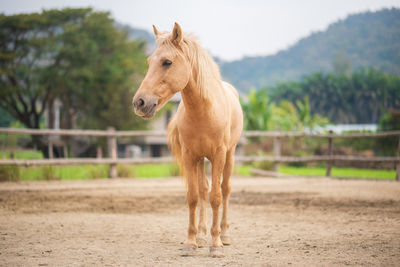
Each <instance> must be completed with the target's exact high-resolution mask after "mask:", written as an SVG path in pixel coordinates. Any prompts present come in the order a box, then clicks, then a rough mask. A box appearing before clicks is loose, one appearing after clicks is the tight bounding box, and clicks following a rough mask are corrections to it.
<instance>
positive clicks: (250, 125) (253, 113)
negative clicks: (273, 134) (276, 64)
mask: <svg viewBox="0 0 400 267" xmlns="http://www.w3.org/2000/svg"><path fill="white" fill-rule="evenodd" d="M241 104H242V108H243V113H244V116H245V120H244V127H245V129H248V130H264V131H266V130H270V129H271V128H272V111H273V108H274V104H272V103H271V102H270V101H269V97H268V95H267V94H266V92H264V91H256V90H254V89H253V90H251V91H250V93H249V95H248V101H247V102H243V101H241Z"/></svg>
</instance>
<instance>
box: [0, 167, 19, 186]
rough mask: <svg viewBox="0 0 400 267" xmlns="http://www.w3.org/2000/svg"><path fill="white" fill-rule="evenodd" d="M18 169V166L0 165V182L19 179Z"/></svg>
mask: <svg viewBox="0 0 400 267" xmlns="http://www.w3.org/2000/svg"><path fill="white" fill-rule="evenodd" d="M19 178H20V170H19V167H18V166H0V182H7V181H14V182H16V181H19Z"/></svg>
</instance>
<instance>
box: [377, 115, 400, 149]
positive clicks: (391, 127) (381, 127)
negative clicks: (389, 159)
mask: <svg viewBox="0 0 400 267" xmlns="http://www.w3.org/2000/svg"><path fill="white" fill-rule="evenodd" d="M399 130H400V110H389V112H388V113H386V114H384V115H383V116H382V118H381V119H380V120H379V124H378V131H382V132H384V131H399ZM377 141H378V144H379V147H380V149H381V150H382V151H383V153H384V155H389V156H396V155H397V149H398V144H399V142H400V140H399V138H398V137H385V138H380V139H378V140H377Z"/></svg>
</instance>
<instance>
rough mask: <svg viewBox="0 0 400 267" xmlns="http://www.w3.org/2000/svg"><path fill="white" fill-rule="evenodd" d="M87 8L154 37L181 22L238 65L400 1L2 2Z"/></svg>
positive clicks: (15, 6) (3, 5)
mask: <svg viewBox="0 0 400 267" xmlns="http://www.w3.org/2000/svg"><path fill="white" fill-rule="evenodd" d="M87 6H91V7H94V8H95V9H96V10H101V11H106V10H107V11H110V12H111V14H112V16H113V17H114V18H115V19H116V20H118V21H119V22H122V23H125V24H129V25H131V26H134V27H139V28H143V29H146V30H148V31H150V32H152V28H151V25H152V24H155V25H156V26H157V27H158V28H159V29H160V30H171V27H172V26H173V23H174V22H175V21H176V22H178V23H179V24H180V25H181V26H182V29H183V31H185V32H192V33H195V34H196V35H197V36H198V37H199V38H200V41H201V43H202V44H203V46H204V47H205V48H206V49H208V50H209V51H210V52H211V54H212V55H214V56H218V57H220V58H222V59H225V60H233V59H239V58H241V57H243V56H254V55H268V54H273V53H275V52H277V51H279V50H281V49H285V48H287V47H288V46H290V45H293V44H294V43H295V42H296V41H297V40H299V39H300V38H302V37H305V36H307V35H308V34H310V33H311V32H313V31H320V30H324V29H326V27H327V26H328V25H329V24H330V23H332V22H335V21H336V20H338V19H343V18H345V17H346V16H347V15H349V14H354V13H358V12H363V11H367V10H371V11H375V10H379V9H382V8H384V7H400V0H331V1H328V0H301V1H300V0H279V1H271V0H264V1H263V0H242V1H239V0H200V1H193V0H186V1H185V0H164V1H163V0H143V1H138V0H130V1H122V0H111V1H110V0H96V1H94V0H0V12H3V13H5V14H15V13H21V12H24V13H26V12H34V11H40V10H42V9H50V8H62V7H87Z"/></svg>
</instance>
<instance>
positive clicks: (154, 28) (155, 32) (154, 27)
mask: <svg viewBox="0 0 400 267" xmlns="http://www.w3.org/2000/svg"><path fill="white" fill-rule="evenodd" d="M153 32H154V36H155V37H156V39H157V37H158V34H160V32H159V31H158V30H157V28H156V26H154V24H153Z"/></svg>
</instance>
